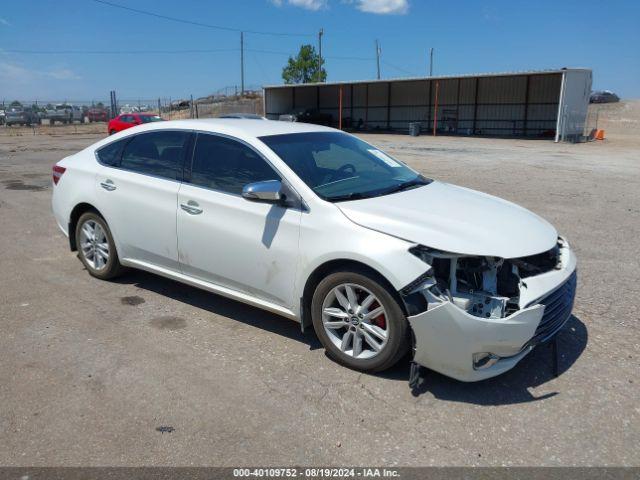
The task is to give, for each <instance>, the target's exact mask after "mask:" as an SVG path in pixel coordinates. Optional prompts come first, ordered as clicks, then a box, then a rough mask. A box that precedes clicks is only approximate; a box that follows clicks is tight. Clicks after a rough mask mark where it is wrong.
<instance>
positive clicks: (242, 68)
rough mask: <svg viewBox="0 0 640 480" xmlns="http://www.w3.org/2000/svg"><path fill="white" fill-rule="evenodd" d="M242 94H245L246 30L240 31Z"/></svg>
mask: <svg viewBox="0 0 640 480" xmlns="http://www.w3.org/2000/svg"><path fill="white" fill-rule="evenodd" d="M240 96H241V97H243V96H244V32H240Z"/></svg>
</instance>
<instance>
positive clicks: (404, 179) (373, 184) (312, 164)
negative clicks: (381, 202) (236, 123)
mask: <svg viewBox="0 0 640 480" xmlns="http://www.w3.org/2000/svg"><path fill="white" fill-rule="evenodd" d="M260 140H261V141H262V142H264V143H265V144H266V145H267V146H268V147H269V148H270V149H271V150H273V151H274V152H275V153H276V155H278V156H279V157H280V158H281V159H282V160H283V161H284V162H285V163H286V164H287V165H288V166H289V167H290V168H291V169H292V170H293V171H294V172H295V173H296V174H297V175H298V176H299V177H300V178H301V179H302V181H304V182H305V183H306V184H307V185H308V186H309V187H310V188H311V189H312V190H313V191H314V192H315V193H316V194H317V195H319V196H320V197H321V198H324V199H325V200H328V201H333V202H336V201H343V200H357V199H361V198H370V197H377V196H380V195H387V194H390V193H394V192H398V191H402V190H406V189H410V188H417V187H420V186H422V185H427V184H429V183H431V180H429V179H427V178H425V177H423V176H422V175H420V174H419V173H417V172H415V171H413V170H411V169H410V168H409V167H407V166H406V165H404V164H403V163H401V162H399V161H397V160H395V159H394V158H392V157H390V156H389V155H387V154H386V153H384V152H382V151H381V150H378V149H377V148H376V147H374V146H372V145H369V144H368V143H366V142H363V141H362V140H359V139H358V138H356V137H353V136H351V135H347V134H344V133H340V132H309V133H291V134H285V135H270V136H266V137H260Z"/></svg>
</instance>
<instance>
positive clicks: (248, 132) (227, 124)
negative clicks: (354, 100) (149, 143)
mask: <svg viewBox="0 0 640 480" xmlns="http://www.w3.org/2000/svg"><path fill="white" fill-rule="evenodd" d="M171 129H181V130H183V129H184V130H200V131H205V132H212V133H222V134H227V135H231V136H234V137H239V138H243V137H244V138H246V137H264V136H268V135H282V134H287V133H308V132H336V131H337V130H335V129H333V128H329V127H324V126H321V125H313V124H310V123H299V122H281V121H276V120H266V121H265V120H253V119H239V118H207V119H200V120H196V119H189V120H170V121H167V122H153V123H150V124H146V125H144V126H139V127H136V131H137V132H142V131H149V130H171Z"/></svg>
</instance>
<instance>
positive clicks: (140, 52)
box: [0, 48, 375, 62]
mask: <svg viewBox="0 0 640 480" xmlns="http://www.w3.org/2000/svg"><path fill="white" fill-rule="evenodd" d="M238 51H240V49H239V48H211V49H182V50H25V49H9V50H7V49H0V53H16V54H20V55H85V54H86V55H146V54H151V55H156V54H167V55H172V54H182V53H187V54H189V53H221V52H238ZM244 51H245V52H254V53H264V54H267V55H284V56H291V55H292V53H291V52H284V51H276V50H261V49H253V48H245V49H244ZM322 58H323V59H330V60H356V61H366V62H371V61H373V60H375V58H372V57H371V58H370V57H343V56H333V55H323V57H322Z"/></svg>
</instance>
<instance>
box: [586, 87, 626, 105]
mask: <svg viewBox="0 0 640 480" xmlns="http://www.w3.org/2000/svg"><path fill="white" fill-rule="evenodd" d="M619 101H620V97H618V95H616V94H615V93H613V92H612V91H610V90H603V91H601V92H592V93H591V96H590V97H589V103H616V102H619Z"/></svg>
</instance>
